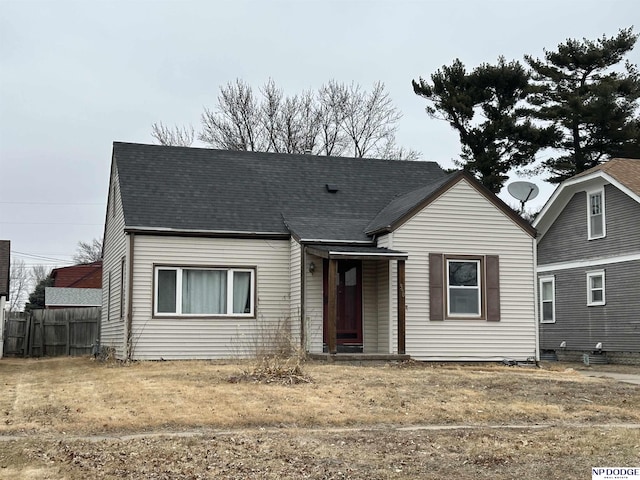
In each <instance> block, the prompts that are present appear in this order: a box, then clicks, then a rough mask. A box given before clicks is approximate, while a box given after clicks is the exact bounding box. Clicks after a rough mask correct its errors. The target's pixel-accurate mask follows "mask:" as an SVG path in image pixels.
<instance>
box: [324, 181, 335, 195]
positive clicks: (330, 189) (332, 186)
mask: <svg viewBox="0 0 640 480" xmlns="http://www.w3.org/2000/svg"><path fill="white" fill-rule="evenodd" d="M325 187H326V188H327V192H329V193H336V192H337V191H338V186H337V185H336V184H335V183H327V184H326V185H325Z"/></svg>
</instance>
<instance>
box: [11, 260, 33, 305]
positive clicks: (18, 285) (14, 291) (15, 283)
mask: <svg viewBox="0 0 640 480" xmlns="http://www.w3.org/2000/svg"><path fill="white" fill-rule="evenodd" d="M9 276H10V280H9V311H11V312H19V311H20V310H22V307H23V306H24V302H25V301H26V300H27V296H28V295H29V289H30V287H31V284H30V278H29V270H28V269H27V266H26V265H25V263H24V260H17V259H14V260H11V271H10V273H9Z"/></svg>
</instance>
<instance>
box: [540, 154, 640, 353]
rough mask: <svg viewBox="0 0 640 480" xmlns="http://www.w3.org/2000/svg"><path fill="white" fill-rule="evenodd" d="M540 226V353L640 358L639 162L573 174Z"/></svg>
mask: <svg viewBox="0 0 640 480" xmlns="http://www.w3.org/2000/svg"><path fill="white" fill-rule="evenodd" d="M533 225H534V227H536V229H537V230H538V260H537V263H538V282H539V287H538V290H539V298H538V301H539V317H540V349H541V351H542V352H543V353H549V354H554V353H555V354H556V355H557V356H558V357H559V358H561V359H571V360H578V359H581V357H582V355H583V354H585V353H587V354H591V353H594V352H602V353H603V354H604V355H606V357H607V358H608V359H609V360H610V361H613V362H640V160H633V159H622V158H616V159H613V160H610V161H608V162H606V163H603V164H602V165H598V166H596V167H594V168H592V169H590V170H587V171H585V172H583V173H582V174H580V175H577V176H575V177H573V178H570V179H568V180H566V181H565V182H563V183H562V184H560V185H559V186H558V188H557V189H556V191H555V192H554V193H553V195H552V196H551V198H550V199H549V201H548V202H547V203H546V205H545V206H544V208H543V209H542V211H541V212H540V214H539V215H538V217H537V219H536V221H535V222H534V224H533Z"/></svg>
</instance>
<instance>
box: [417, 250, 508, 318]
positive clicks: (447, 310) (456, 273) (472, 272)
mask: <svg viewBox="0 0 640 480" xmlns="http://www.w3.org/2000/svg"><path fill="white" fill-rule="evenodd" d="M444 319H461V320H469V319H478V320H486V321H489V322H499V321H500V261H499V257H498V255H477V256H475V255H445V254H442V253H430V254H429V320H431V321H441V320H444Z"/></svg>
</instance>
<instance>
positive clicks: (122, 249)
mask: <svg viewBox="0 0 640 480" xmlns="http://www.w3.org/2000/svg"><path fill="white" fill-rule="evenodd" d="M109 192H110V195H109V199H108V202H109V204H108V205H107V209H108V210H109V211H110V212H111V213H109V214H108V215H107V216H106V217H107V219H106V225H105V232H104V253H105V256H104V258H103V264H102V285H103V286H104V287H106V288H103V289H102V318H101V326H100V343H101V345H102V346H103V347H109V348H113V349H115V353H116V357H117V358H119V359H124V358H125V355H126V350H125V344H126V341H125V325H126V322H125V319H124V318H123V314H124V313H125V312H124V311H123V312H121V311H120V310H121V306H122V307H124V306H125V305H126V303H125V300H126V298H125V297H126V291H125V289H124V288H123V287H124V286H123V285H122V283H121V282H122V276H121V271H122V260H123V259H124V260H125V268H124V271H125V273H126V271H127V265H128V263H127V261H126V259H127V258H128V257H127V248H128V241H127V240H128V237H127V235H125V233H124V213H123V211H122V203H121V201H120V185H119V183H118V172H117V169H116V167H115V165H112V173H111V188H110V189H109ZM123 294H124V296H123Z"/></svg>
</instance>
